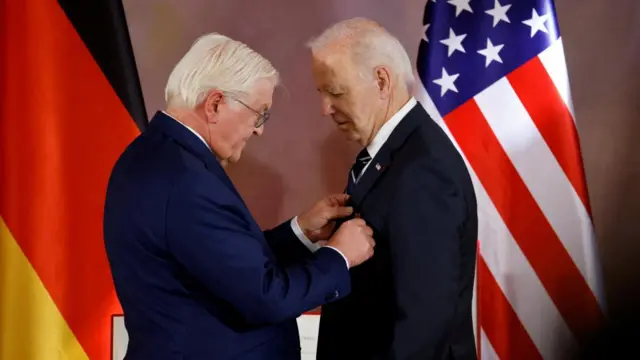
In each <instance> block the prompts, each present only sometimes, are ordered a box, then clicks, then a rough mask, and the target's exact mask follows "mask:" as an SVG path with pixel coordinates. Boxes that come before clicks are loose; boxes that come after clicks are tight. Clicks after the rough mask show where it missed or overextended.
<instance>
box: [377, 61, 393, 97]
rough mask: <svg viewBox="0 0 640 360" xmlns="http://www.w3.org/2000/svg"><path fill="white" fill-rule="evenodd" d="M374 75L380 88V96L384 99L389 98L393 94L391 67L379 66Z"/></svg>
mask: <svg viewBox="0 0 640 360" xmlns="http://www.w3.org/2000/svg"><path fill="white" fill-rule="evenodd" d="M374 76H375V80H376V84H377V85H378V89H379V90H380V97H382V98H383V99H387V98H389V96H391V73H390V72H389V69H387V68H386V67H384V66H378V67H376V68H375V73H374Z"/></svg>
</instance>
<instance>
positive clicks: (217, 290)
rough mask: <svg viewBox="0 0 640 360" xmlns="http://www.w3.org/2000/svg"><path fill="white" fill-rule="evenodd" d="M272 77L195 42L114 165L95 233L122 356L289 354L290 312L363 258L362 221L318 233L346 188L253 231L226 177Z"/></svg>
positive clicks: (228, 42) (254, 126)
mask: <svg viewBox="0 0 640 360" xmlns="http://www.w3.org/2000/svg"><path fill="white" fill-rule="evenodd" d="M277 82H278V74H277V72H276V70H275V69H274V68H273V66H272V65H271V64H270V63H269V62H268V61H267V60H266V59H264V58H263V57H262V56H260V55H259V54H257V53H256V52H254V51H253V50H251V49H250V48H248V47H247V46H246V45H244V44H242V43H240V42H237V41H234V40H232V39H229V38H228V37H225V36H222V35H219V34H215V33H214V34H209V35H206V36H203V37H201V38H200V39H198V41H196V42H195V43H194V44H193V46H192V48H191V49H190V50H189V52H187V54H186V55H185V56H184V57H183V58H182V60H181V61H180V62H179V63H178V64H177V65H176V67H175V68H174V70H173V72H172V73H171V75H170V77H169V80H168V83H167V87H166V100H167V103H168V105H167V110H166V111H163V112H158V113H157V114H156V115H155V116H154V117H153V119H152V120H151V122H150V124H149V127H148V129H147V130H146V131H145V132H144V133H143V134H141V135H140V136H139V137H138V138H137V139H136V140H135V141H134V142H133V143H132V144H130V146H129V147H128V148H127V149H126V150H125V152H124V153H123V154H122V156H121V157H120V159H119V160H118V162H117V164H116V165H115V167H114V169H113V172H112V174H111V177H110V180H109V185H108V190H107V198H106V204H105V214H104V239H105V245H106V250H107V255H108V259H109V262H110V265H111V270H112V274H113V279H114V282H115V287H116V291H117V294H118V298H119V299H120V302H121V304H122V307H123V309H124V319H125V324H126V328H127V332H128V335H129V343H128V349H127V354H126V359H129V360H134V359H145V360H147V359H154V360H162V359H220V360H222V359H251V360H254V359H255V360H259V359H265V360H267V359H268V360H272V359H273V360H275V359H278V360H280V359H282V360H294V359H295V360H297V359H300V343H299V335H298V331H297V330H298V329H297V324H296V318H297V317H298V316H299V315H301V314H302V313H303V312H304V311H307V310H310V309H313V308H315V307H317V306H320V305H322V304H324V303H326V302H331V301H336V300H339V299H341V298H343V297H345V296H346V295H347V294H348V293H349V292H350V291H351V285H350V278H349V272H348V269H349V268H351V267H354V266H357V265H359V264H360V263H362V262H363V261H365V260H367V259H368V258H369V257H371V256H372V254H373V246H374V243H373V239H372V237H371V235H372V230H371V229H370V228H369V227H367V226H366V225H365V223H364V221H363V220H362V219H354V220H352V221H350V222H348V223H344V224H342V225H341V226H340V227H339V229H337V232H335V234H333V236H331V234H332V231H333V230H334V229H333V226H332V225H335V224H334V222H333V221H332V220H333V219H334V218H336V217H340V216H347V215H349V214H350V213H351V212H352V209H350V208H348V207H346V206H345V201H346V200H347V196H344V195H342V194H340V195H336V196H329V197H327V198H325V199H323V200H321V201H319V202H318V203H317V204H316V205H314V206H313V207H312V208H311V209H310V210H309V211H307V212H305V213H304V214H302V215H300V216H299V217H296V218H294V219H292V220H291V221H288V222H286V223H284V224H282V225H280V226H278V227H276V228H275V229H272V230H269V231H265V232H263V231H261V230H260V228H259V227H258V225H257V224H256V222H255V221H254V219H253V218H252V216H251V214H250V213H249V210H248V209H247V207H246V206H245V204H244V202H243V200H242V198H241V197H240V195H239V194H238V192H237V191H236V189H235V188H234V186H233V184H232V183H231V181H230V179H229V178H228V177H227V175H226V173H225V171H224V169H223V167H224V165H225V164H227V163H229V162H232V163H233V162H236V161H238V160H239V159H240V155H241V152H242V150H243V148H244V146H245V144H246V142H247V140H248V139H249V138H250V137H251V136H252V135H261V134H262V131H263V129H264V122H265V121H266V120H267V119H268V118H269V112H268V109H269V108H270V106H271V102H272V96H273V91H274V87H275V86H276V84H277ZM318 240H327V242H326V245H325V246H320V245H319V243H318Z"/></svg>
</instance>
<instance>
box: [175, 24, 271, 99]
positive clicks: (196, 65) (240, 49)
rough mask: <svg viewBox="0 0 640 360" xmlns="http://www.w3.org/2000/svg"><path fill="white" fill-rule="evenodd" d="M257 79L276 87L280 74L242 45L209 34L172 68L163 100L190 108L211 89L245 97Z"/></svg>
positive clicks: (199, 39) (201, 38) (216, 34)
mask: <svg viewBox="0 0 640 360" xmlns="http://www.w3.org/2000/svg"><path fill="white" fill-rule="evenodd" d="M259 79H272V80H273V81H274V86H275V85H278V82H279V74H278V71H277V70H276V69H275V68H274V67H273V65H272V64H271V63H270V62H269V61H268V60H267V59H265V58H264V57H263V56H262V55H260V54H258V53H257V52H255V51H254V50H253V49H251V48H249V47H248V46H247V45H245V44H244V43H242V42H240V41H236V40H233V39H231V38H229V37H227V36H224V35H221V34H218V33H210V34H206V35H203V36H201V37H199V38H198V39H197V40H196V41H195V42H194V43H193V45H192V46H191V48H190V49H189V51H188V52H187V53H186V54H185V55H184V56H183V57H182V59H180V61H179V62H178V63H177V64H176V66H175V67H174V68H173V71H172V72H171V75H169V79H168V81H167V86H166V88H165V101H166V102H167V105H168V106H181V107H185V106H186V107H188V108H192V109H193V108H195V107H196V106H198V105H199V104H200V103H202V101H204V99H205V98H206V96H207V94H208V92H209V91H211V90H212V89H217V90H220V91H223V92H225V93H229V94H232V95H234V96H238V97H244V96H247V95H249V92H250V91H251V90H252V89H253V86H254V85H255V82H256V81H257V80H259Z"/></svg>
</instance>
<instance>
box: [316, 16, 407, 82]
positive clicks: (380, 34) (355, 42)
mask: <svg viewBox="0 0 640 360" xmlns="http://www.w3.org/2000/svg"><path fill="white" fill-rule="evenodd" d="M307 46H308V47H309V48H310V49H311V51H312V53H313V55H314V56H315V57H328V56H331V55H334V54H336V53H346V54H348V55H349V56H350V58H351V60H352V61H353V62H354V64H355V65H356V66H357V67H358V68H359V69H360V71H361V72H362V74H363V75H371V74H372V73H373V71H374V69H375V68H376V67H377V66H386V67H388V68H389V70H390V71H391V72H392V74H393V75H394V77H397V79H398V80H400V81H399V84H398V85H401V86H403V87H406V88H407V89H409V88H410V87H411V86H413V83H414V76H413V68H412V65H411V60H410V59H409V55H408V54H407V52H406V50H405V49H404V47H403V46H402V44H401V43H400V41H398V39H397V38H395V37H394V36H393V35H391V34H390V33H389V32H388V31H387V30H386V29H385V28H384V27H383V26H382V25H380V24H379V23H377V22H376V21H374V20H371V19H367V18H362V17H357V18H352V19H348V20H344V21H341V22H339V23H336V24H334V25H332V26H331V27H329V28H327V29H326V30H325V31H324V32H322V33H321V34H320V35H319V36H318V37H316V38H313V39H312V40H311V41H309V42H308V43H307Z"/></svg>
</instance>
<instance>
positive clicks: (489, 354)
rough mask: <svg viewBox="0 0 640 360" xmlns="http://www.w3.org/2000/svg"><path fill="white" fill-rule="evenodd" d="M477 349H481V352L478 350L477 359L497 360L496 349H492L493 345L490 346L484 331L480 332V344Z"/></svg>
mask: <svg viewBox="0 0 640 360" xmlns="http://www.w3.org/2000/svg"><path fill="white" fill-rule="evenodd" d="M478 350H482V352H480V356H479V357H478V360H499V359H500V358H499V357H498V354H496V351H495V350H494V349H493V346H491V343H490V342H489V339H488V338H487V334H486V333H485V332H484V331H482V332H481V333H480V345H479V348H478Z"/></svg>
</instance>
